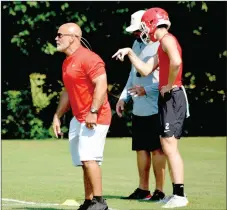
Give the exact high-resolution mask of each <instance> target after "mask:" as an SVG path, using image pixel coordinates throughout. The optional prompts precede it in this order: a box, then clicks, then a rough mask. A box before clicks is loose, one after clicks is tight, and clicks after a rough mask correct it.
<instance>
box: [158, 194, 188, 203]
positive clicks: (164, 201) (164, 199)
mask: <svg viewBox="0 0 227 210" xmlns="http://www.w3.org/2000/svg"><path fill="white" fill-rule="evenodd" d="M173 196H174V195H168V196H165V198H163V199H162V200H160V201H159V203H167V202H168V201H169V200H170V199H171V198H172V197H173ZM184 197H186V198H187V195H186V194H185V193H184Z"/></svg>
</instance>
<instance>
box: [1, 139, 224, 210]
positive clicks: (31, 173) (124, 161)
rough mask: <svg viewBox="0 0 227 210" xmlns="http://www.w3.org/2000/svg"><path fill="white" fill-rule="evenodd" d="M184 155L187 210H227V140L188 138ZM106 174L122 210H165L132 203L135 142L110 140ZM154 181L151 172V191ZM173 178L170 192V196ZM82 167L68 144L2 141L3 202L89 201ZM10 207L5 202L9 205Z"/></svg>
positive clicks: (112, 202) (106, 187) (114, 203)
mask: <svg viewBox="0 0 227 210" xmlns="http://www.w3.org/2000/svg"><path fill="white" fill-rule="evenodd" d="M179 147H180V151H181V154H182V156H183V159H184V163H185V191H186V194H187V195H188V198H189V202H190V203H189V205H188V206H187V207H185V208H181V209H204V210H205V209H206V210H209V209H226V138H225V137H219V138H211V137H207V138H201V137H198V138H183V139H182V140H180V144H179ZM102 170H103V194H104V196H105V198H106V199H107V202H108V205H109V206H110V207H111V208H113V209H117V210H152V209H155V210H159V209H162V208H161V205H160V204H157V203H150V202H142V201H126V200H121V199H119V197H121V196H125V195H128V194H129V193H131V192H132V191H133V190H134V189H135V188H136V187H137V186H138V175H137V167H136V154H135V152H132V151H131V140H130V139H129V138H118V139H117V138H116V139H107V141H106V147H105V154H104V163H103V165H102ZM153 186H154V178H153V173H152V171H151V177H150V188H151V190H153ZM171 191H172V189H171V181H170V179H169V175H168V173H167V176H166V184H165V192H166V194H170V193H171ZM83 197H84V193H83V180H82V171H81V168H75V167H73V166H72V164H71V157H70V154H69V150H68V141H66V140H45V141H29V140H28V141H26V140H24V141H19V140H18V141H6V140H3V141H2V198H11V199H17V200H23V201H32V202H39V203H63V202H64V201H65V200H66V199H74V200H76V201H78V202H81V201H82V200H83ZM5 203H6V202H3V204H5ZM2 209H27V210H29V209H30V210H31V209H32V210H34V209H49V210H54V209H76V208H75V207H74V208H72V207H65V206H61V207H53V206H51V207H50V208H48V207H39V208H38V207H37V206H31V205H30V206H29V205H17V206H15V205H12V206H3V207H2Z"/></svg>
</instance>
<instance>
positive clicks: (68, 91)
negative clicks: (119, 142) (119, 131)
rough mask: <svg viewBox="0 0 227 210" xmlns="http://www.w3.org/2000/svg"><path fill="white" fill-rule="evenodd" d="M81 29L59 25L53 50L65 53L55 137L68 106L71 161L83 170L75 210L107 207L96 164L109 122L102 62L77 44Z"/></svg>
mask: <svg viewBox="0 0 227 210" xmlns="http://www.w3.org/2000/svg"><path fill="white" fill-rule="evenodd" d="M81 39H83V37H82V31H81V29H80V27H79V26H78V25H77V24H75V23H66V24H64V25H62V26H61V27H60V28H59V30H58V33H57V37H56V39H55V40H56V43H57V50H58V51H59V52H63V53H65V54H66V58H65V60H64V62H63V65H62V78H63V82H64V86H65V90H64V91H63V93H62V95H61V98H60V102H59V105H58V108H57V110H56V113H55V115H54V118H53V129H54V132H55V135H56V137H58V135H59V134H61V129H60V118H61V117H62V115H63V114H64V113H65V112H66V111H67V110H68V108H69V107H71V109H72V112H73V115H74V117H73V119H72V120H71V122H70V128H69V143H70V151H71V156H72V161H73V164H74V165H75V166H82V168H83V172H84V190H85V201H84V203H83V204H82V205H81V206H80V207H79V210H107V209H108V206H107V204H106V201H105V200H104V199H103V197H102V178H101V169H100V165H101V163H102V161H103V151H104V145H105V139H106V135H107V132H108V129H109V125H110V122H111V109H110V105H109V102H108V98H107V77H106V71H105V63H104V62H103V60H102V59H101V58H100V57H99V56H98V55H97V54H95V53H94V52H92V51H91V50H89V49H87V48H85V47H83V46H82V45H81Z"/></svg>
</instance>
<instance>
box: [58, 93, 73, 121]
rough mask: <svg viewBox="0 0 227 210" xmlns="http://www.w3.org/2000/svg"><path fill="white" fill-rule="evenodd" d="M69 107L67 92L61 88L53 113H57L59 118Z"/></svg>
mask: <svg viewBox="0 0 227 210" xmlns="http://www.w3.org/2000/svg"><path fill="white" fill-rule="evenodd" d="M69 108H70V104H69V96H68V92H67V91H66V90H63V91H62V93H61V96H60V100H59V104H58V107H57V110H56V112H55V115H57V116H58V118H59V119H60V118H61V117H62V116H63V115H64V114H65V113H66V112H67V111H68V110H69Z"/></svg>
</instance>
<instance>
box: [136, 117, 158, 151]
mask: <svg viewBox="0 0 227 210" xmlns="http://www.w3.org/2000/svg"><path fill="white" fill-rule="evenodd" d="M159 130H160V118H159V115H158V114H155V115H151V116H136V115H132V150H136V151H139V150H146V151H154V150H157V149H160V148H161V143H160V138H159Z"/></svg>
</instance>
